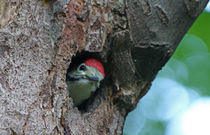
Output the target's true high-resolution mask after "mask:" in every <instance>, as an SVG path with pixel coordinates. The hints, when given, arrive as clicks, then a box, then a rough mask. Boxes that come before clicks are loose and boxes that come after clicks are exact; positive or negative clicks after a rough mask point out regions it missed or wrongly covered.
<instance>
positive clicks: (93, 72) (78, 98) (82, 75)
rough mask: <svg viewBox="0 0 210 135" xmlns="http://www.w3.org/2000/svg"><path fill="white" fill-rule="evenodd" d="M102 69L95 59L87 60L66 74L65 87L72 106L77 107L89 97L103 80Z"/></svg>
mask: <svg viewBox="0 0 210 135" xmlns="http://www.w3.org/2000/svg"><path fill="white" fill-rule="evenodd" d="M104 77H105V73H104V67H103V65H102V63H101V62H99V61H98V60H96V59H87V60H86V61H85V62H84V63H81V64H80V65H79V66H78V67H76V69H74V70H73V71H71V72H69V73H68V74H67V80H66V82H67V86H68V89H69V94H70V96H71V97H72V98H73V101H74V104H75V105H79V104H81V103H82V101H84V100H86V99H87V98H89V97H90V95H91V92H94V91H95V90H96V89H97V88H98V87H99V86H100V82H101V81H102V80H103V79H104Z"/></svg>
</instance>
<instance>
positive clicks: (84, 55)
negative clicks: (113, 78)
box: [66, 51, 106, 113]
mask: <svg viewBox="0 0 210 135" xmlns="http://www.w3.org/2000/svg"><path fill="white" fill-rule="evenodd" d="M90 58H94V59H97V60H98V61H100V62H101V63H102V64H103V66H104V70H105V69H106V63H104V62H103V59H102V57H101V55H100V53H99V52H86V51H82V52H78V53H77V54H76V55H75V56H73V57H72V60H71V63H70V65H69V67H68V70H67V73H69V72H71V71H72V70H74V69H75V67H78V66H79V65H80V64H81V63H84V61H85V60H87V59H90ZM105 73H106V70H105ZM66 78H67V76H66ZM105 79H106V77H105ZM103 83H104V80H103V81H102V82H101V84H100V87H99V88H97V89H96V91H95V92H94V93H92V94H91V96H90V97H89V98H88V99H87V100H85V101H83V102H82V103H81V104H80V105H78V106H76V107H77V108H78V110H79V111H80V112H81V113H84V112H88V110H89V109H88V108H89V107H90V106H91V105H92V103H93V101H94V100H95V98H98V97H99V96H101V87H103V85H104V84H103ZM69 94H70V95H69V96H70V97H71V93H69ZM73 102H74V101H73ZM95 107H96V106H95ZM95 107H94V108H95ZM91 108H92V107H91Z"/></svg>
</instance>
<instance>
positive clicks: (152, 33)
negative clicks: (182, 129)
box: [0, 0, 208, 135]
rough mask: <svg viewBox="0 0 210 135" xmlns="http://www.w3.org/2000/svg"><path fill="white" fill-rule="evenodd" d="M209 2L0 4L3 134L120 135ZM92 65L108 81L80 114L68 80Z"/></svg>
mask: <svg viewBox="0 0 210 135" xmlns="http://www.w3.org/2000/svg"><path fill="white" fill-rule="evenodd" d="M207 2H208V0H173V1H169V0H160V1H157V0H118V1H115V0H1V1H0V134H1V135H8V134H62V135H63V134H66V135H87V134H90V135H105V134H110V135H118V134H122V131H123V124H124V121H125V118H126V115H127V113H128V112H129V111H131V110H132V109H134V108H135V106H136V104H137V102H138V101H139V99H140V98H141V97H142V96H143V95H145V94H146V92H147V90H148V89H149V88H150V85H151V81H152V80H153V79H154V78H155V76H156V74H157V72H158V71H159V70H160V69H161V67H162V66H163V65H164V64H165V63H166V62H167V60H168V59H169V58H170V57H171V55H172V54H173V52H174V51H175V49H176V47H177V45H178V43H179V42H180V40H181V39H182V37H183V36H184V34H185V33H186V31H187V30H188V29H189V27H190V26H191V25H192V23H193V22H194V21H195V19H196V18H197V17H198V15H199V14H200V13H201V12H202V10H203V9H204V7H205V5H206V4H207ZM88 57H96V58H97V59H100V60H101V61H102V63H103V64H104V65H105V72H106V78H105V80H104V82H103V84H102V86H101V87H100V89H99V90H97V92H96V93H95V94H94V96H92V97H91V98H90V99H89V100H88V101H87V102H86V103H85V104H83V105H82V106H81V107H80V108H79V109H78V108H77V107H74V106H73V102H72V99H71V98H70V97H69V93H68V91H67V89H66V83H65V78H66V73H67V69H68V67H69V65H70V67H71V66H72V65H73V64H74V63H76V62H78V61H82V60H83V59H85V58H88ZM70 63H71V64H70Z"/></svg>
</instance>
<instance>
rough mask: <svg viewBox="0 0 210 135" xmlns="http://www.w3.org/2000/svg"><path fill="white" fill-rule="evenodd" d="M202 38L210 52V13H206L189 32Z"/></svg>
mask: <svg viewBox="0 0 210 135" xmlns="http://www.w3.org/2000/svg"><path fill="white" fill-rule="evenodd" d="M188 33H189V34H194V35H196V36H198V37H199V38H201V39H202V40H203V41H204V42H205V43H206V44H207V45H208V48H209V49H208V50H209V52H210V13H209V12H206V11H204V12H203V13H202V14H201V15H200V16H199V17H198V19H197V20H196V21H195V23H194V24H193V26H192V27H191V28H190V30H189V31H188Z"/></svg>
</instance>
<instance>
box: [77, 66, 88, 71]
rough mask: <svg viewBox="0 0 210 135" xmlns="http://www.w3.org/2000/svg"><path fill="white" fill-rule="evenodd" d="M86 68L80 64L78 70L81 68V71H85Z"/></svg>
mask: <svg viewBox="0 0 210 135" xmlns="http://www.w3.org/2000/svg"><path fill="white" fill-rule="evenodd" d="M86 69H87V68H86V66H85V65H81V66H80V67H79V70H81V71H85V70H86Z"/></svg>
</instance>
